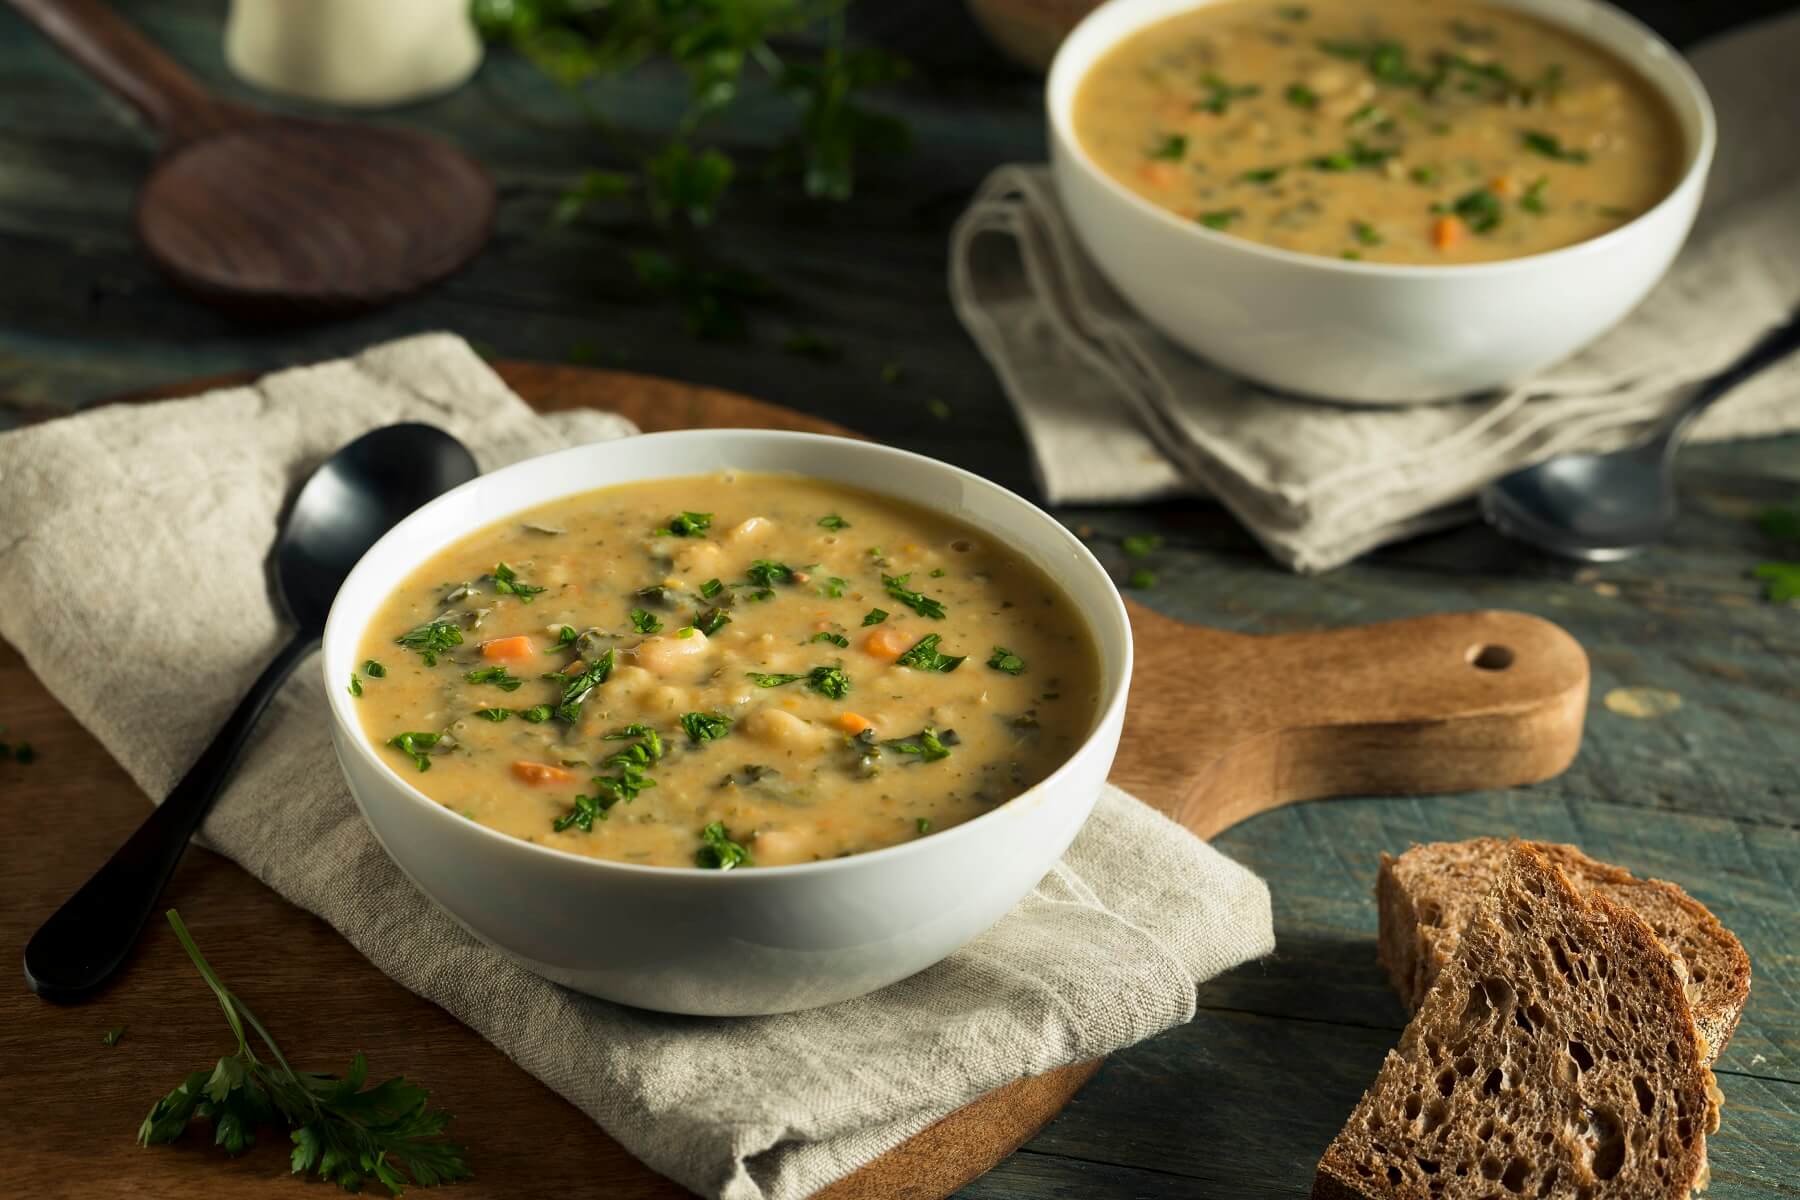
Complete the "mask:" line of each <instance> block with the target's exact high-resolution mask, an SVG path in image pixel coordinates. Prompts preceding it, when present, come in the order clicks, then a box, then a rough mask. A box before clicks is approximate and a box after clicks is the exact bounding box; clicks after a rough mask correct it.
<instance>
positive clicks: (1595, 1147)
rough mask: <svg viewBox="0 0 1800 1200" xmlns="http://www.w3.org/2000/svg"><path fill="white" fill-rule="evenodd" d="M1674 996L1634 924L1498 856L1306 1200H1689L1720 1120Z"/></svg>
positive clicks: (1551, 868) (1538, 865) (1675, 976)
mask: <svg viewBox="0 0 1800 1200" xmlns="http://www.w3.org/2000/svg"><path fill="white" fill-rule="evenodd" d="M1685 988H1686V978H1685V972H1684V970H1683V969H1682V967H1681V965H1680V961H1679V960H1678V959H1677V958H1675V957H1673V956H1671V955H1670V954H1669V953H1668V952H1666V951H1665V950H1664V949H1663V946H1662V944H1661V943H1660V942H1659V941H1658V940H1657V936H1656V934H1655V933H1654V932H1653V931H1652V930H1651V928H1650V927H1649V926H1648V925H1647V924H1645V922H1644V921H1643V920H1642V919H1641V918H1639V917H1638V916H1637V915H1636V914H1635V913H1633V912H1632V911H1631V910H1630V909H1628V908H1625V907H1623V906H1621V905H1619V904H1618V903H1616V902H1614V901H1613V900H1611V899H1609V898H1608V897H1607V896H1605V895H1603V894H1599V893H1596V892H1589V893H1588V894H1586V895H1585V896H1584V895H1583V894H1582V893H1580V892H1578V891H1577V890H1576V889H1575V887H1574V886H1572V885H1571V884H1570V882H1569V880H1568V879H1567V878H1565V877H1564V875H1563V873H1562V872H1561V871H1560V870H1559V869H1558V868H1557V866H1556V864H1555V863H1554V862H1553V861H1552V860H1551V859H1550V858H1549V857H1548V856H1546V855H1545V854H1544V853H1543V852H1542V851H1540V850H1538V849H1535V848H1533V847H1531V846H1528V845H1525V844H1522V843H1520V844H1513V845H1510V846H1508V847H1507V848H1506V856H1505V860H1504V863H1503V866H1502V869H1501V871H1500V873H1499V877H1498V879H1497V882H1496V886H1495V887H1494V888H1493V889H1492V890H1491V891H1490V892H1489V893H1488V894H1487V895H1486V897H1485V898H1484V899H1483V900H1482V901H1481V902H1480V904H1479V905H1478V906H1477V907H1476V909H1475V911H1474V912H1473V913H1472V914H1471V915H1470V918H1469V921H1468V923H1467V924H1466V926H1464V928H1463V929H1462V931H1461V936H1460V938H1459V940H1458V944H1457V946H1456V951H1455V954H1454V956H1453V957H1451V958H1450V959H1449V960H1448V961H1447V962H1445V963H1444V964H1443V966H1442V967H1441V969H1440V970H1439V971H1438V973H1437V978H1436V982H1435V985H1434V986H1433V987H1432V988H1431V990H1430V991H1429V993H1427V994H1426V996H1425V997H1424V999H1423V1001H1422V1003H1421V1004H1420V1006H1419V1010H1418V1014H1417V1016H1415V1017H1414V1019H1413V1022H1412V1024H1411V1025H1409V1026H1407V1029H1406V1032H1405V1033H1404V1035H1402V1037H1401V1041H1400V1045H1399V1047H1398V1048H1397V1049H1395V1050H1393V1051H1391V1052H1389V1054H1388V1056H1387V1060H1386V1062H1385V1063H1383V1065H1382V1068H1381V1073H1380V1074H1379V1075H1378V1076H1377V1077H1376V1080H1375V1082H1374V1084H1373V1085H1371V1086H1370V1088H1369V1090H1368V1091H1367V1092H1365V1093H1364V1095H1363V1098H1362V1100H1361V1102H1359V1103H1358V1104H1357V1106H1356V1109H1355V1111H1354V1112H1352V1113H1351V1115H1350V1119H1349V1121H1348V1123H1347V1124H1346V1125H1345V1126H1344V1128H1343V1130H1342V1132H1340V1133H1339V1134H1338V1136H1337V1138H1336V1140H1334V1141H1333V1142H1332V1144H1331V1146H1330V1148H1329V1149H1328V1150H1326V1152H1325V1156H1324V1158H1323V1159H1321V1160H1320V1163H1319V1169H1318V1174H1317V1177H1316V1179H1315V1181H1314V1185H1313V1193H1312V1194H1313V1197H1314V1200H1376V1198H1380V1200H1400V1198H1402V1197H1404V1198H1406V1200H1436V1198H1442V1200H1494V1198H1501V1200H1505V1198H1508V1197H1512V1196H1526V1197H1536V1198H1539V1200H1545V1198H1548V1200H1626V1198H1630V1200H1665V1198H1666V1200H1685V1198H1686V1197H1688V1196H1689V1195H1690V1194H1691V1193H1692V1192H1693V1191H1695V1190H1696V1189H1698V1188H1700V1187H1702V1186H1704V1183H1705V1175H1706V1135H1707V1134H1708V1133H1711V1132H1713V1131H1714V1130H1716V1129H1717V1128H1718V1117H1719V1092H1718V1089H1717V1088H1716V1087H1715V1086H1714V1083H1713V1076H1712V1072H1711V1071H1709V1070H1708V1069H1707V1068H1706V1065H1705V1062H1704V1055H1705V1053H1706V1051H1705V1046H1704V1043H1703V1040H1702V1038H1701V1036H1700V1033H1699V1031H1698V1029H1696V1027H1695V1025H1694V1022H1693V1019H1692V1016H1691V1015H1690V1010H1689V1005H1688V999H1687V995H1686V990H1685Z"/></svg>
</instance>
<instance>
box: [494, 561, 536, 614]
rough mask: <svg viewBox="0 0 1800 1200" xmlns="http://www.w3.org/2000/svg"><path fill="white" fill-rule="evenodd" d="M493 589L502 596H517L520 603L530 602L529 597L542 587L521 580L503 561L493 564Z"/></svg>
mask: <svg viewBox="0 0 1800 1200" xmlns="http://www.w3.org/2000/svg"><path fill="white" fill-rule="evenodd" d="M494 590H495V591H496V592H499V593H500V594H501V595H502V596H517V597H518V598H519V602H520V603H521V604H530V603H531V598H532V597H533V596H535V595H537V594H538V593H539V592H542V591H543V590H544V589H543V588H541V587H533V586H532V585H531V584H529V583H524V582H521V581H520V579H519V576H518V575H517V573H515V572H514V571H513V569H512V568H511V567H509V566H507V565H506V564H505V563H496V564H494Z"/></svg>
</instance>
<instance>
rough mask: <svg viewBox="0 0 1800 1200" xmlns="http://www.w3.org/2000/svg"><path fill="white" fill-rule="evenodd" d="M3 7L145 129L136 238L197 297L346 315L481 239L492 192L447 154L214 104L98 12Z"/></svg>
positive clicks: (385, 136) (109, 14)
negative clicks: (145, 173)
mask: <svg viewBox="0 0 1800 1200" xmlns="http://www.w3.org/2000/svg"><path fill="white" fill-rule="evenodd" d="M11 3H12V5H13V7H14V8H16V9H17V10H18V11H19V12H20V13H22V14H23V15H24V16H25V18H26V19H27V20H29V21H30V22H31V23H32V24H34V25H36V26H37V27H38V29H39V30H41V31H42V32H43V33H44V34H45V35H46V36H47V37H49V38H50V40H51V41H53V42H55V43H56V44H57V45H58V46H59V47H61V48H62V50H63V51H64V52H65V53H67V54H68V55H69V57H71V58H72V59H74V60H75V61H76V62H77V63H79V64H80V65H81V66H82V67H84V68H85V69H86V70H87V71H88V72H89V73H90V74H91V75H93V76H94V77H95V78H96V79H98V80H99V81H100V82H101V83H104V84H105V85H106V86H107V87H109V88H111V89H112V90H113V91H114V92H116V93H117V94H118V95H119V96H121V97H122V98H124V99H125V100H127V101H128V102H130V103H131V105H132V106H133V107H135V108H136V109H137V110H138V111H139V112H141V113H143V114H144V116H145V117H146V118H148V119H149V121H150V122H151V123H152V124H153V125H155V126H156V128H157V129H158V130H159V131H160V132H161V134H162V137H163V144H162V150H161V155H160V158H159V160H158V162H157V164H156V167H155V169H154V170H152V171H151V173H150V177H149V178H148V179H147V180H145V181H144V187H143V190H142V191H140V192H139V193H138V200H137V214H136V222H137V232H138V238H139V240H141V241H142V242H143V244H144V249H145V251H146V252H147V253H148V254H149V255H150V258H151V259H152V260H153V261H154V262H155V263H156V265H157V266H158V267H160V268H161V269H162V270H163V271H164V272H165V273H166V274H167V275H168V276H169V277H170V279H172V280H173V281H174V283H175V284H176V286H178V287H180V288H181V289H182V290H184V291H186V292H189V293H190V294H192V295H194V296H195V297H197V298H198V299H201V300H204V301H206V302H207V303H209V304H216V305H218V306H220V307H222V308H226V309H228V310H230V311H231V312H232V313H233V314H235V315H240V316H248V317H254V318H258V319H275V320H296V319H306V318H317V317H325V316H333V315H339V314H344V313H350V312H356V311H360V310H364V309H369V308H374V307H377V306H379V305H382V304H386V303H388V302H389V301H391V300H395V299H398V298H399V297H401V296H404V295H406V294H407V293H409V292H413V291H417V290H418V289H419V288H421V287H424V286H425V285H426V284H429V283H433V282H435V281H436V280H438V279H441V278H443V277H444V276H445V275H448V274H449V273H450V272H452V271H454V270H456V269H457V268H458V267H460V266H462V265H463V264H464V263H466V262H467V261H468V260H469V259H471V258H473V257H474V256H475V253H476V251H478V250H480V249H481V247H482V244H483V243H485V242H486V241H487V238H488V233H489V231H490V229H491V227H492V224H493V217H494V185H493V182H492V181H491V180H490V179H489V178H488V177H487V174H486V173H485V172H484V171H483V170H482V169H481V168H480V167H479V166H477V165H476V164H475V163H474V162H473V161H472V160H471V159H470V158H469V157H468V156H467V155H465V154H463V153H462V152H461V151H459V150H457V149H456V148H454V147H453V146H450V145H449V144H448V143H445V142H442V141H439V140H438V139H437V138H433V137H428V136H426V135H424V134H420V133H413V132H411V131H407V130H399V129H383V128H379V127H375V126H367V125H350V124H343V123H337V122H330V121H313V120H302V119H298V118H291V117H281V116H273V115H270V114H267V113H263V112H259V111H257V110H255V109H251V108H246V107H244V106H242V105H238V104H233V103H230V102H228V101H224V100H220V99H218V98H216V97H214V96H211V95H209V94H208V93H207V92H206V90H205V89H204V88H202V87H201V86H200V84H199V83H198V82H197V81H195V80H194V78H193V77H192V76H190V75H188V74H187V73H186V72H185V71H183V70H182V69H181V68H180V67H179V66H178V65H177V64H176V63H175V62H174V60H172V59H170V58H169V57H168V56H167V55H166V54H164V53H162V52H161V51H160V50H158V49H157V48H156V47H155V46H153V45H151V43H150V42H149V41H148V40H147V39H145V38H144V36H143V35H142V34H140V33H138V32H137V30H135V29H133V28H132V27H131V26H129V25H127V24H126V23H125V22H124V21H123V20H121V19H120V18H119V17H118V15H117V14H115V13H114V12H113V11H112V10H111V9H110V8H108V7H107V6H106V5H104V4H102V3H100V2H99V0H11Z"/></svg>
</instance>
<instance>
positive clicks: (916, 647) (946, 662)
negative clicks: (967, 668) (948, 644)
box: [894, 633, 968, 674]
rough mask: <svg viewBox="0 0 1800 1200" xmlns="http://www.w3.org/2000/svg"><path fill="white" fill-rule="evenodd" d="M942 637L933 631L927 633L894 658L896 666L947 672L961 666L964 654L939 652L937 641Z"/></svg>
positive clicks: (965, 656)
mask: <svg viewBox="0 0 1800 1200" xmlns="http://www.w3.org/2000/svg"><path fill="white" fill-rule="evenodd" d="M941 640H942V639H941V638H940V637H939V636H938V635H937V634H935V633H928V634H926V635H925V636H924V637H922V638H920V639H919V640H918V641H916V642H914V643H913V644H912V647H911V648H910V649H909V650H907V652H906V653H905V654H902V655H901V656H900V657H899V658H897V659H895V660H894V663H895V665H896V666H902V667H911V668H912V669H913V670H915V671H938V672H940V673H943V674H949V673H950V672H951V671H954V670H956V668H958V667H960V666H962V662H963V659H965V658H967V657H968V655H966V654H957V655H949V654H939V653H938V642H939V641H941Z"/></svg>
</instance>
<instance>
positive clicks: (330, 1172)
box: [115, 909, 470, 1196]
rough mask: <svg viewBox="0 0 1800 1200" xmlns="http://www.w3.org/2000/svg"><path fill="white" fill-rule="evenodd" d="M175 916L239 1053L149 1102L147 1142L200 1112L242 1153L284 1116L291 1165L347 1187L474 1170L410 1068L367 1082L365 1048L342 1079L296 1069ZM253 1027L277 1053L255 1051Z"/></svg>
mask: <svg viewBox="0 0 1800 1200" xmlns="http://www.w3.org/2000/svg"><path fill="white" fill-rule="evenodd" d="M168 918H169V924H170V926H172V927H173V928H174V930H175V937H176V938H177V939H178V940H179V941H180V942H181V948H182V949H183V950H185V951H187V956H188V958H189V959H190V960H191V961H192V962H193V964H194V969H195V970H197V971H199V972H200V977H201V978H202V979H204V980H205V981H206V986H207V987H209V988H211V989H212V992H213V995H214V996H215V997H217V998H218V1001H219V1008H220V1009H221V1010H222V1011H223V1012H224V1014H225V1021H226V1023H227V1024H229V1025H230V1026H231V1032H232V1033H234V1034H236V1035H237V1043H238V1045H237V1052H236V1053H235V1054H229V1055H226V1056H225V1057H223V1058H221V1059H219V1061H218V1064H217V1065H216V1066H214V1067H213V1068H212V1069H211V1070H210V1071H208V1070H200V1071H195V1072H193V1073H192V1074H190V1075H189V1076H188V1077H187V1078H186V1079H184V1080H183V1081H182V1082H181V1083H180V1085H178V1086H177V1087H176V1088H175V1090H174V1091H172V1092H170V1093H169V1094H168V1095H166V1096H164V1097H163V1098H162V1099H160V1100H158V1101H157V1102H156V1104H155V1105H154V1106H152V1107H151V1109H150V1114H149V1115H148V1116H146V1117H145V1118H144V1123H143V1124H142V1125H141V1126H139V1127H138V1142H139V1143H140V1144H141V1145H144V1146H154V1145H159V1144H161V1143H165V1142H172V1141H174V1140H175V1139H176V1138H178V1137H180V1136H181V1135H182V1133H184V1132H185V1131H186V1130H187V1128H188V1126H189V1124H191V1123H192V1121H193V1119H194V1118H195V1117H200V1118H202V1119H204V1120H207V1121H210V1122H211V1123H212V1127H213V1140H214V1141H215V1142H216V1143H217V1144H218V1145H219V1146H221V1147H222V1148H223V1149H224V1150H225V1153H227V1154H231V1155H236V1154H239V1153H241V1152H242V1151H244V1150H245V1149H247V1148H248V1147H250V1146H251V1145H253V1144H254V1143H255V1141H256V1131H257V1130H258V1129H261V1128H264V1127H266V1126H269V1125H277V1124H283V1125H286V1126H288V1127H289V1133H288V1137H289V1139H290V1140H291V1141H292V1142H293V1144H294V1149H293V1153H292V1155H291V1156H290V1158H289V1162H290V1163H291V1165H292V1167H293V1172H294V1174H296V1175H305V1174H308V1173H312V1174H316V1175H318V1176H319V1177H320V1178H321V1179H326V1180H329V1181H330V1182H332V1183H335V1184H337V1185H338V1186H339V1187H341V1188H343V1189H344V1190H345V1191H347V1192H356V1191H360V1190H362V1187H363V1185H364V1184H366V1183H369V1182H371V1181H373V1182H378V1183H380V1184H382V1185H383V1186H385V1187H386V1188H387V1189H388V1191H389V1192H391V1193H392V1194H393V1195H395V1196H398V1195H400V1194H401V1193H402V1192H403V1191H404V1190H405V1188H406V1186H407V1185H408V1184H413V1185H416V1186H418V1187H432V1186H434V1185H436V1184H440V1183H453V1182H455V1181H456V1180H459V1179H467V1178H469V1177H470V1172H469V1168H468V1164H467V1163H466V1162H465V1161H464V1159H463V1148H462V1147H461V1146H460V1145H458V1144H456V1143H455V1142H452V1141H450V1140H448V1139H447V1138H446V1137H445V1136H444V1131H445V1129H446V1128H447V1127H448V1125H449V1123H450V1116H449V1114H448V1113H446V1112H444V1111H443V1110H442V1109H434V1108H431V1107H430V1099H431V1098H430V1096H429V1095H428V1094H427V1093H426V1091H425V1089H423V1088H421V1087H418V1086H417V1085H415V1084H411V1083H408V1082H407V1081H406V1080H405V1079H404V1078H403V1077H396V1078H393V1079H390V1080H388V1081H387V1082H385V1083H381V1084H377V1085H376V1086H374V1087H372V1088H367V1089H365V1088H364V1086H363V1085H364V1084H365V1083H366V1082H367V1080H368V1073H369V1064H368V1060H367V1059H366V1058H364V1057H363V1056H362V1055H361V1054H358V1055H357V1056H356V1057H355V1058H354V1059H352V1060H351V1062H350V1069H349V1070H348V1071H346V1072H345V1073H344V1075H343V1077H342V1078H338V1077H336V1076H333V1075H323V1074H315V1073H313V1072H302V1071H296V1070H294V1069H293V1067H291V1066H289V1065H288V1061H287V1058H286V1056H284V1055H283V1054H282V1052H281V1048H280V1047H279V1046H277V1045H276V1044H275V1039H274V1038H272V1037H270V1036H269V1031H268V1030H267V1029H266V1028H264V1027H263V1024H262V1022H261V1021H259V1020H257V1019H256V1014H254V1013H252V1012H251V1011H250V1009H249V1006H247V1005H246V1004H245V1003H244V1002H243V1001H242V1000H240V999H238V997H237V996H236V995H234V994H233V993H232V992H231V991H230V990H229V989H227V988H226V986H225V985H224V984H223V983H222V982H221V981H220V980H219V977H218V975H217V974H215V973H214V971H213V969H212V965H211V964H210V963H208V962H207V961H206V957H205V956H204V955H202V954H201V953H200V947H199V946H197V945H195V944H194V939H193V937H192V936H191V935H190V934H189V933H188V930H187V926H186V925H184V924H183V923H182V920H181V915H180V914H179V913H177V912H176V911H175V910H174V909H170V910H169V912H168ZM248 1031H254V1032H255V1034H256V1036H257V1038H258V1039H259V1040H260V1041H261V1043H262V1045H263V1046H264V1047H265V1048H266V1049H267V1050H268V1054H269V1058H270V1059H271V1060H272V1061H269V1062H264V1061H263V1059H262V1058H261V1057H260V1056H259V1055H258V1054H257V1053H256V1051H255V1049H254V1048H253V1047H252V1045H251V1041H250V1034H249V1032H248ZM121 1032H122V1031H121ZM115 1040H116V1039H115Z"/></svg>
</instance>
